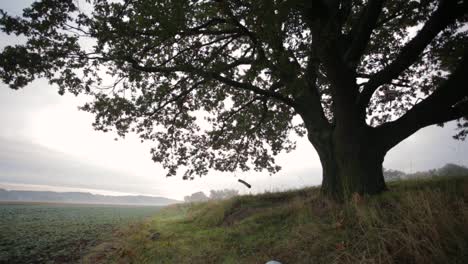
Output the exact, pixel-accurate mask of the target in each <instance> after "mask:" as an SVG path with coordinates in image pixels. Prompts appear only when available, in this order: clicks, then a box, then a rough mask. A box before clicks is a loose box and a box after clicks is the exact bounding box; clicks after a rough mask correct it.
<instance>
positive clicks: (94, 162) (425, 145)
mask: <svg viewBox="0 0 468 264" xmlns="http://www.w3.org/2000/svg"><path fill="white" fill-rule="evenodd" d="M29 2H31V1H30V0H22V1H18V0H17V1H1V2H0V8H2V9H5V10H7V11H9V12H10V13H16V14H18V13H19V12H20V10H21V9H22V8H23V7H24V6H26V5H27V3H29ZM14 42H17V40H16V39H14V38H12V37H6V36H5V35H1V36H0V48H1V47H4V46H5V45H8V44H12V43H14ZM84 101H86V98H83V97H78V98H77V97H74V96H72V95H65V96H59V95H58V93H57V89H56V88H55V87H51V86H50V85H48V84H47V82H46V81H44V80H39V81H36V82H34V83H33V84H31V85H29V86H28V87H26V88H25V89H22V90H19V91H14V90H11V89H9V88H8V87H7V85H5V84H3V83H1V82H0V124H1V125H0V188H1V187H3V188H8V189H42V190H44V189H47V190H57V191H69V190H86V191H93V192H95V193H110V194H117V193H131V194H147V195H159V196H166V197H170V198H176V199H182V198H183V196H184V195H188V194H190V193H193V192H196V191H200V190H201V191H206V192H207V191H208V190H210V189H221V188H235V189H238V190H240V191H241V192H243V193H248V192H253V193H254V192H263V191H266V190H283V189H290V188H299V187H303V186H308V185H317V184H320V182H321V167H320V162H319V160H318V157H317V154H316V153H315V150H314V149H313V147H312V145H311V144H310V143H309V142H308V141H307V140H306V139H300V140H299V142H298V148H297V149H296V150H295V151H293V152H291V153H289V154H281V155H280V157H279V158H278V160H279V165H281V166H282V167H283V170H282V171H281V172H280V173H279V174H277V175H273V176H269V175H268V173H264V174H262V173H244V174H240V173H239V174H227V173H226V174H221V173H218V172H212V173H210V175H209V176H206V177H203V178H197V179H195V180H193V181H183V180H182V179H181V177H171V178H166V177H165V173H164V171H163V170H162V168H161V166H159V165H158V164H154V163H153V162H152V161H151V158H150V154H149V149H150V148H151V143H149V142H148V143H143V144H142V143H140V142H139V140H138V139H137V138H136V137H134V136H129V137H127V138H126V139H125V140H121V139H120V140H119V141H115V140H114V136H113V135H112V134H105V133H102V132H97V131H94V130H93V129H92V127H91V123H92V120H93V116H92V115H91V114H89V113H85V112H81V111H78V110H77V107H78V106H79V105H81V104H82V103H83V102H84ZM453 134H454V124H453V123H452V124H448V125H446V126H445V127H444V128H439V127H435V126H434V127H429V128H425V129H423V130H420V131H419V132H417V133H416V134H415V135H413V136H412V137H410V138H408V139H407V140H405V141H404V142H402V143H400V144H399V145H398V146H397V147H395V148H394V149H393V150H391V151H390V152H389V153H388V154H387V156H386V158H385V162H384V166H385V167H386V168H392V169H400V170H403V171H406V172H414V171H418V170H428V169H431V168H438V167H441V166H443V165H444V164H446V163H449V162H452V163H457V164H461V165H464V166H468V142H460V141H456V140H454V139H452V135H453ZM239 178H240V179H244V180H246V181H248V182H249V183H251V184H252V185H253V188H252V189H251V190H247V189H246V188H245V187H244V186H243V185H241V184H240V183H238V182H237V180H238V179H239Z"/></svg>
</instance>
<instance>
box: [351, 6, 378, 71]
mask: <svg viewBox="0 0 468 264" xmlns="http://www.w3.org/2000/svg"><path fill="white" fill-rule="evenodd" d="M383 3H384V0H370V1H369V2H368V4H367V6H366V7H365V8H364V10H363V11H362V14H361V17H360V18H359V21H358V22H357V25H356V26H355V28H353V29H352V31H351V36H352V37H353V39H352V41H351V44H350V46H349V48H348V50H347V51H346V53H345V55H344V58H345V61H346V62H348V65H352V68H355V67H356V66H357V64H358V61H359V59H360V58H361V56H362V54H363V53H364V50H365V49H366V47H367V44H368V43H369V39H370V36H371V34H372V31H373V29H374V28H375V26H376V23H377V20H378V18H379V15H380V13H381V11H382V7H383Z"/></svg>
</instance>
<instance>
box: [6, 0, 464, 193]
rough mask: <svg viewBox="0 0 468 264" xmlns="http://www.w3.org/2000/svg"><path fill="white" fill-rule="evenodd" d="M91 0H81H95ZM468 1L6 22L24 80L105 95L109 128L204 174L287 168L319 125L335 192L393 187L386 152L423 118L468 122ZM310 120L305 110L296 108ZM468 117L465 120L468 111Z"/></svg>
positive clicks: (66, 14)
mask: <svg viewBox="0 0 468 264" xmlns="http://www.w3.org/2000/svg"><path fill="white" fill-rule="evenodd" d="M80 5H81V6H80ZM467 10H468V1H467V0H439V1H435V0H434V1H429V0H419V1H408V0H256V1H246V0H198V1H196V0H192V1H189V0H185V1H184V0H139V1H136V0H122V1H104V0H94V1H86V3H85V2H83V1H82V2H77V1H72V0H42V1H39V2H35V3H34V4H32V6H31V7H30V8H27V9H25V10H24V13H23V15H22V16H20V17H14V16H10V15H9V14H7V13H5V12H3V11H2V17H1V19H0V27H1V29H2V31H4V32H6V33H8V34H15V35H19V36H22V38H20V39H23V40H24V43H23V44H20V45H14V46H7V47H5V48H4V49H3V52H2V53H1V55H0V77H1V78H2V80H3V81H4V82H5V83H7V84H9V85H10V87H11V88H13V89H18V88H21V87H24V86H26V85H27V84H28V83H30V82H31V81H33V80H34V79H37V78H46V79H48V80H49V81H50V83H52V84H56V85H57V86H58V87H59V92H60V93H63V92H66V91H68V92H71V93H74V94H81V93H85V94H89V95H92V96H93V98H94V100H93V101H92V102H89V103H88V104H86V105H84V106H83V107H82V109H84V110H86V111H89V112H92V113H94V114H95V116H96V120H95V123H94V127H95V128H96V129H98V130H103V131H108V130H114V131H116V132H117V133H118V134H119V135H122V136H123V135H125V134H126V133H128V132H134V133H137V134H138V135H139V136H140V137H141V139H142V140H150V141H154V142H155V143H154V144H155V146H154V148H153V149H152V155H153V160H154V161H155V162H160V163H162V164H163V165H164V167H165V168H167V171H168V175H176V174H177V173H178V172H179V171H180V170H183V171H184V174H183V177H184V178H185V179H191V178H193V177H195V176H196V175H204V174H206V173H207V172H208V170H210V169H215V170H219V171H235V170H244V171H245V170H249V169H255V170H259V171H261V170H265V169H266V170H268V171H269V172H271V173H274V172H277V171H278V170H279V169H280V168H279V167H278V166H276V165H275V162H274V161H275V160H274V157H275V155H277V154H278V153H279V152H280V151H282V150H286V151H289V150H291V149H292V148H293V147H294V142H292V141H291V136H290V134H291V133H294V132H295V133H297V134H299V135H307V137H308V139H309V141H310V143H311V144H312V145H313V146H314V147H315V149H316V150H317V152H318V154H319V157H320V160H321V163H322V166H323V185H322V189H323V191H324V192H325V193H327V194H330V195H333V196H336V197H341V196H343V195H346V194H349V193H352V192H359V193H369V194H374V193H379V192H381V191H383V190H385V188H386V186H385V182H384V179H383V175H382V162H383V160H384V157H385V154H386V153H387V152H388V151H389V150H390V149H391V148H392V147H394V146H395V145H397V144H398V143H399V142H401V141H402V140H404V139H405V138H407V137H408V136H410V135H411V134H413V133H415V132H416V131H418V130H419V129H421V128H423V127H425V126H429V125H433V124H442V123H444V122H448V121H451V120H459V128H460V129H459V130H458V133H457V135H456V137H458V138H461V139H462V138H464V137H465V136H466V134H467V130H466V127H467V123H466V117H467V116H468V87H467V86H468V52H467V26H466V25H467V24H466V22H467ZM295 117H299V118H295ZM464 118H465V119H464Z"/></svg>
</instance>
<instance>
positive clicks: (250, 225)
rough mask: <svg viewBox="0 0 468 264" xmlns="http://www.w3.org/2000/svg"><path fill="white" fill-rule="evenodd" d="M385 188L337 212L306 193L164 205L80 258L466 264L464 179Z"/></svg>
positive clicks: (467, 190)
mask: <svg viewBox="0 0 468 264" xmlns="http://www.w3.org/2000/svg"><path fill="white" fill-rule="evenodd" d="M389 187H390V189H391V191H390V192H387V193H385V194H383V195H380V196H376V197H370V198H369V197H360V196H354V197H353V199H352V200H351V201H350V202H349V203H347V204H342V205H339V204H335V203H333V202H331V201H329V200H326V199H324V198H322V197H320V196H319V189H317V188H307V189H303V190H298V191H290V192H284V193H267V194H262V195H255V196H241V197H237V198H234V199H231V200H227V201H218V202H208V203H201V204H194V205H186V204H185V205H176V206H171V207H167V208H166V209H163V210H162V211H161V213H159V214H158V215H156V216H155V217H154V218H153V219H152V220H150V221H148V222H146V223H143V224H142V225H141V226H138V227H133V228H130V229H128V230H126V231H124V232H123V234H122V236H121V237H120V238H116V240H115V241H112V242H111V243H107V244H104V245H101V247H99V248H97V249H96V250H95V251H94V252H92V253H90V255H89V256H88V258H87V261H88V262H93V263H95V262H101V263H106V262H109V263H265V262H266V261H268V260H271V259H275V260H278V261H281V262H283V263H468V177H452V178H444V179H441V178H435V179H430V180H418V181H415V180H410V181H401V182H395V183H391V184H390V186H389ZM155 233H160V236H159V237H158V238H157V239H154V240H152V239H151V236H152V235H153V236H157V235H154V234H155Z"/></svg>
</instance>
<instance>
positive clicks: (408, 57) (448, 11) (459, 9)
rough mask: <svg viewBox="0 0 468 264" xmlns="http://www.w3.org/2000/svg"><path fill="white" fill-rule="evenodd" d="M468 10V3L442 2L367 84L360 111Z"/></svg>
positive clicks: (359, 103)
mask: <svg viewBox="0 0 468 264" xmlns="http://www.w3.org/2000/svg"><path fill="white" fill-rule="evenodd" d="M467 10H468V4H467V1H464V2H463V3H462V4H457V1H452V0H443V1H441V3H440V5H439V7H438V8H437V10H436V11H435V12H434V13H433V14H432V15H431V17H430V18H429V20H428V21H427V22H426V24H425V25H424V26H423V28H422V29H421V31H420V32H419V33H418V34H417V35H416V37H414V38H413V39H412V40H411V41H409V42H408V43H407V44H406V46H405V47H403V49H402V50H401V52H400V54H399V55H398V56H397V57H396V59H395V60H394V61H393V62H392V63H390V64H389V65H388V66H387V67H385V68H384V69H383V70H381V71H380V72H378V73H376V74H375V75H374V76H372V78H371V79H370V80H369V81H368V82H367V84H366V85H365V86H364V89H363V91H362V93H361V94H360V96H359V98H358V105H359V107H360V109H361V110H365V108H366V107H367V105H368V103H369V101H370V99H371V98H372V95H373V94H374V92H375V91H376V90H377V89H378V88H379V86H381V85H382V84H385V83H389V82H390V81H391V80H392V79H394V78H397V77H398V76H399V75H400V74H401V73H402V72H403V71H404V70H406V69H407V68H408V67H409V66H411V64H413V63H414V62H415V61H416V60H417V59H418V58H419V56H420V54H421V53H422V52H423V51H424V49H425V48H426V47H427V46H428V45H429V43H430V42H431V41H432V40H433V39H434V38H435V37H436V36H437V35H438V34H439V33H440V32H441V31H442V30H443V29H445V28H446V27H447V26H448V25H450V24H451V23H453V22H454V21H455V20H456V19H457V18H458V17H459V16H461V15H463V14H464V13H466V11H467Z"/></svg>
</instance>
